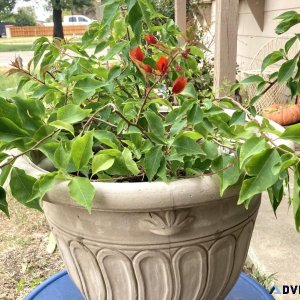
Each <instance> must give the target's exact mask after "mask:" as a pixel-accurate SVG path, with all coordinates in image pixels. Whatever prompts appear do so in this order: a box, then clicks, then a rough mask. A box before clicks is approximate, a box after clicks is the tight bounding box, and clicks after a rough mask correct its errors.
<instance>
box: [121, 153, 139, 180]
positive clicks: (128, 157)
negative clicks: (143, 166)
mask: <svg viewBox="0 0 300 300" xmlns="http://www.w3.org/2000/svg"><path fill="white" fill-rule="evenodd" d="M122 155H123V158H124V162H125V165H126V167H127V169H128V170H129V171H130V172H131V173H132V174H133V175H134V176H136V175H138V174H139V173H140V170H139V168H138V166H137V164H136V162H135V161H134V160H133V159H132V153H131V152H130V150H129V149H128V148H124V150H123V152H122Z"/></svg>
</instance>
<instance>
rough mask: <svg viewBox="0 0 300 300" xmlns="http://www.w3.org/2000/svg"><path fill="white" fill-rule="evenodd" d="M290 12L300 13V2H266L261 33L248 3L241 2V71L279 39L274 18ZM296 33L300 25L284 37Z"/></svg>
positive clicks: (269, 0) (296, 0) (287, 0)
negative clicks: (263, 49) (263, 48)
mask: <svg viewBox="0 0 300 300" xmlns="http://www.w3.org/2000/svg"><path fill="white" fill-rule="evenodd" d="M288 10H297V11H300V1H299V0H266V2H265V19H264V29H263V31H261V29H260V27H259V26H258V24H257V22H256V20H255V18H254V16H253V14H252V12H251V10H250V8H249V6H248V3H247V1H246V0H241V1H240V12H239V28H238V42H237V63H238V65H239V68H240V69H241V70H247V69H249V65H250V63H251V61H252V59H253V58H254V57H255V56H256V54H257V53H258V51H259V50H260V49H261V48H262V47H263V46H264V45H265V44H267V43H268V42H270V41H271V40H272V39H274V38H276V37H278V35H276V34H275V32H274V30H275V27H276V26H277V24H278V20H274V18H275V17H277V16H278V15H280V14H282V13H284V12H285V11H288ZM294 32H300V26H299V25H297V26H295V27H294V28H292V29H291V30H290V31H288V32H287V33H286V34H285V35H284V36H285V37H286V38H288V36H289V35H291V34H293V33H294ZM274 50H275V49H274Z"/></svg>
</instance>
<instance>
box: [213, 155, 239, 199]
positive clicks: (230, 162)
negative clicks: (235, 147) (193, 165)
mask: <svg viewBox="0 0 300 300" xmlns="http://www.w3.org/2000/svg"><path fill="white" fill-rule="evenodd" d="M212 170H213V171H214V172H215V173H217V175H218V176H219V178H220V181H221V186H220V194H221V196H222V195H223V193H224V192H225V190H226V189H227V188H228V187H230V186H232V185H234V184H235V183H236V182H237V181H238V180H239V177H240V172H239V169H238V167H237V163H236V160H235V158H234V157H232V156H230V155H226V154H223V155H220V156H219V157H218V158H217V159H215V160H214V161H213V164H212Z"/></svg>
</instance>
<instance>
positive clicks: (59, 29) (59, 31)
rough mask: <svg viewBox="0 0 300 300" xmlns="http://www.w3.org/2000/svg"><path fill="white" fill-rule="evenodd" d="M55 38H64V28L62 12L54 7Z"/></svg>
mask: <svg viewBox="0 0 300 300" xmlns="http://www.w3.org/2000/svg"><path fill="white" fill-rule="evenodd" d="M53 24H54V27H53V37H57V38H61V39H63V38H64V29H63V26H62V10H61V9H56V8H54V7H53Z"/></svg>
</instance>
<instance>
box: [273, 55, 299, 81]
mask: <svg viewBox="0 0 300 300" xmlns="http://www.w3.org/2000/svg"><path fill="white" fill-rule="evenodd" d="M296 66H297V59H292V60H288V61H286V62H285V63H283V64H282V66H281V67H280V69H279V72H278V83H283V82H286V81H288V80H289V79H290V78H291V77H292V76H293V74H294V72H295V69H296Z"/></svg>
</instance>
